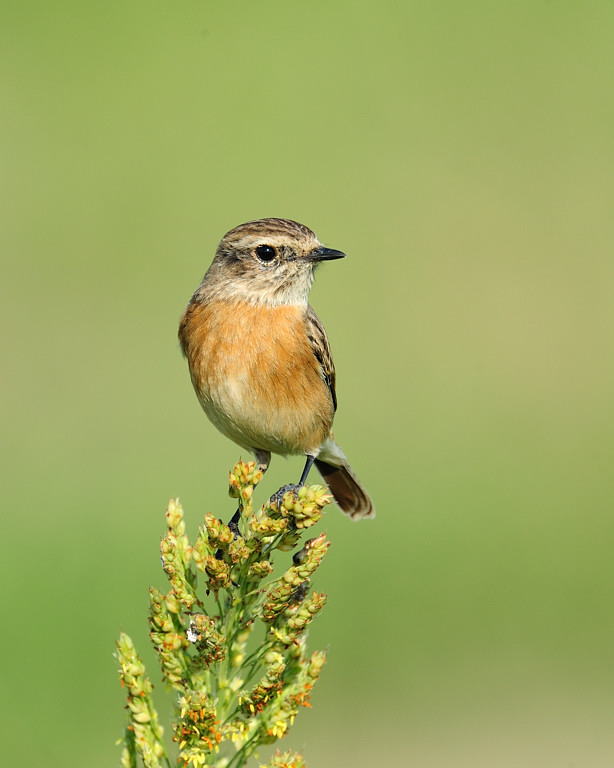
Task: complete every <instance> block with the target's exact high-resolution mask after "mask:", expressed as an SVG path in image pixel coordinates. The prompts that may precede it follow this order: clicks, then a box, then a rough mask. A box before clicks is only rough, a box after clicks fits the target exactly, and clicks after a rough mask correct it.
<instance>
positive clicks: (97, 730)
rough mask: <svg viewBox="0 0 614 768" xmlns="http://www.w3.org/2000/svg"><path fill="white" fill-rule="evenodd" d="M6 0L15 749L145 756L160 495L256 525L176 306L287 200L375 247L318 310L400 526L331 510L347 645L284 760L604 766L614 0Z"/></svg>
mask: <svg viewBox="0 0 614 768" xmlns="http://www.w3.org/2000/svg"><path fill="white" fill-rule="evenodd" d="M7 5H8V4H6V5H4V6H3V8H2V11H1V12H0V42H1V45H0V65H1V70H2V77H1V82H2V86H1V88H2V107H1V111H2V120H1V125H0V137H1V138H0V141H1V152H0V194H1V196H2V214H1V225H0V226H1V239H2V242H1V252H2V261H3V264H2V279H1V281H0V283H1V284H0V312H1V313H2V361H3V365H2V377H1V387H2V403H1V409H2V424H1V429H2V445H3V461H2V474H3V479H2V500H3V504H2V507H3V526H2V527H3V534H2V541H3V545H2V549H3V552H2V557H1V560H2V571H3V589H2V609H1V610H2V638H3V640H2V654H1V656H0V681H1V684H0V690H1V695H0V699H1V705H0V723H1V725H0V729H1V730H2V734H1V742H2V753H3V762H4V764H6V765H12V766H17V765H35V764H36V765H45V766H47V768H54V767H55V766H62V767H64V766H83V765H87V766H88V767H89V768H98V766H100V767H101V768H102V766H108V765H113V764H117V763H118V760H119V749H118V748H117V747H116V746H115V744H114V742H115V740H116V739H117V738H118V737H119V736H120V735H121V732H122V727H123V722H124V713H123V704H124V698H123V694H122V692H121V690H120V688H119V684H118V680H117V676H116V671H115V667H116V665H115V661H114V659H113V657H112V652H113V644H114V640H115V638H116V636H117V634H118V631H119V629H120V627H121V628H123V629H124V630H126V631H127V632H128V633H129V634H131V635H132V637H133V638H134V639H135V642H136V643H137V646H138V647H139V649H140V650H141V652H142V653H143V655H144V657H145V659H146V662H147V664H148V665H149V667H150V670H151V671H152V672H153V671H154V667H155V662H154V659H153V655H152V653H151V652H150V651H149V647H148V641H147V626H146V611H147V588H148V586H149V585H150V584H155V585H157V586H159V587H163V585H164V578H163V576H162V573H161V570H160V567H159V560H158V544H159V539H160V536H161V535H162V534H163V531H164V522H163V512H164V509H165V506H166V503H167V501H168V499H169V498H170V497H171V496H175V495H178V496H180V497H181V500H182V502H183V504H184V507H185V509H186V514H187V516H188V520H189V525H190V530H191V531H194V530H195V529H196V527H197V525H198V523H199V522H200V519H201V517H202V515H203V513H204V512H206V511H215V512H216V513H217V514H219V515H220V516H225V515H227V514H229V513H230V511H231V510H232V505H231V503H230V500H229V499H228V498H227V496H226V476H227V475H226V473H227V471H228V469H229V468H230V467H231V466H232V465H233V464H234V462H235V460H236V459H237V458H238V457H239V455H240V451H239V450H238V449H237V448H236V447H235V446H233V445H232V444H230V443H229V442H227V441H226V440H225V439H224V438H223V437H222V436H220V435H219V434H218V433H217V432H216V431H215V430H214V429H213V428H212V427H211V426H210V425H209V424H208V422H207V421H206V418H205V417H204V415H203V414H202V412H201V411H200V408H199V406H198V404H197V401H196V398H195V397H194V394H193V392H192V389H191V385H190V382H189V378H188V374H187V370H186V365H185V362H184V361H183V360H182V359H181V355H180V353H179V350H178V345H177V341H176V326H177V320H178V318H179V315H180V313H181V312H182V309H183V307H184V305H185V303H186V302H187V300H188V298H189V296H190V295H191V293H192V291H193V290H194V288H195V287H196V285H197V284H198V282H199V280H200V278H201V277H202V274H203V273H204V271H205V269H206V267H207V266H208V264H209V262H210V260H211V258H212V255H213V251H214V249H215V246H216V244H217V242H218V241H219V239H220V238H221V236H222V235H223V234H224V232H226V231H227V230H228V229H230V228H231V227H233V226H235V225H236V224H239V223H240V222H242V221H245V220H248V219H251V218H258V217H261V216H283V217H290V218H295V219H298V220H299V221H301V222H304V223H305V224H307V225H308V226H310V227H312V228H313V229H315V231H316V232H317V234H318V235H319V236H320V238H321V239H322V240H323V241H324V242H325V243H326V244H328V245H330V246H332V247H335V248H339V249H342V250H344V251H346V252H347V253H348V254H349V258H348V259H347V260H346V261H344V262H336V263H334V264H329V265H325V266H323V267H322V268H321V270H320V271H319V273H318V277H317V282H316V285H315V287H314V289H313V292H312V303H313V305H314V306H315V308H316V311H317V312H318V314H319V315H320V316H321V318H322V319H323V321H324V322H325V324H326V327H327V329H328V331H329V335H330V338H331V343H332V347H333V351H334V353H335V361H336V365H337V370H338V394H339V401H340V407H339V411H338V416H337V420H336V429H335V431H336V434H337V437H338V439H339V441H340V443H341V444H342V445H343V447H344V449H345V450H346V452H347V453H348V455H349V456H350V458H351V461H352V464H353V465H354V466H355V468H356V470H357V472H358V473H359V475H360V476H361V478H362V479H363V480H364V483H365V485H366V486H367V487H368V488H369V489H370V491H371V492H372V494H373V496H374V498H375V500H376V506H377V509H378V516H377V518H376V520H375V521H374V522H366V523H363V524H358V525H354V524H351V523H350V522H349V521H348V520H347V519H345V518H343V517H342V516H341V515H340V514H338V513H337V511H336V510H334V509H332V508H331V510H330V511H329V512H328V514H327V516H326V518H325V521H324V526H323V527H324V529H325V530H326V531H327V532H328V534H329V536H330V538H331V540H332V547H331V551H330V553H329V556H328V560H327V561H326V562H325V564H324V565H323V567H322V569H321V571H320V572H319V574H318V578H317V582H316V584H315V585H314V586H316V587H317V588H318V589H320V590H323V591H326V592H328V593H329V596H330V599H329V604H328V606H327V608H326V610H325V612H324V613H323V614H322V616H321V617H320V618H318V621H317V622H316V624H315V625H314V628H313V631H312V634H311V646H312V647H314V648H316V647H326V648H328V649H329V663H328V665H327V667H326V668H325V672H324V675H323V678H322V680H321V682H320V683H319V686H318V688H317V689H316V691H315V693H314V697H313V704H314V708H313V709H312V710H305V711H304V712H302V713H301V716H300V717H299V719H298V720H297V723H296V725H295V728H294V730H293V731H292V732H291V733H290V735H289V736H288V737H287V738H286V739H285V741H284V742H283V743H282V746H284V747H285V748H289V747H293V748H296V749H303V750H304V753H305V756H306V758H307V761H308V764H309V765H310V766H312V768H316V766H319V767H320V768H335V767H336V766H356V767H358V768H362V767H363V766H364V767H365V768H366V766H372V765H411V766H419V767H420V768H450V766H454V768H464V767H465V766H466V767H467V768H493V766H496V768H507V767H508V766H509V767H512V766H513V767H514V768H533V767H535V768H549V767H550V766H552V767H553V768H554V767H555V766H556V767H558V766H562V767H564V768H571V766H578V767H579V766H591V768H601V767H602V766H603V767H605V766H608V767H609V766H611V765H612V764H613V761H614V729H613V728H612V723H613V718H614V658H613V651H614V564H613V557H612V550H613V545H614V516H613V514H612V513H613V501H614V492H613V486H612V462H613V459H614V431H613V427H614V407H613V394H614V360H613V343H614V300H613V296H614V258H613V254H612V241H613V240H614V215H613V210H612V209H613V203H614V167H613V160H614V141H613V137H614V99H613V90H612V77H613V75H612V73H613V71H614V6H612V3H611V2H587V3H569V2H554V1H548V0H544V1H539V0H538V1H535V0H533V1H532V2H526V1H525V2H522V1H520V2H514V3H501V2H487V1H486V0H484V2H477V1H476V0H470V1H469V2H466V3H454V2H437V1H435V2H411V1H410V2H393V1H392V0H383V1H380V2H369V3H368V2H356V0H355V1H354V2H347V1H346V0H344V1H340V2H331V1H330V0H329V1H328V2H324V1H323V0H312V2H309V3H305V2H301V3H298V2H289V1H288V0H286V1H285V2H282V1H281V0H263V2H247V0H243V1H242V2H239V1H238V0H235V1H234V2H220V1H219V0H218V2H195V1H194V0H184V1H183V2H173V3H171V2H160V1H159V0H158V1H157V2H151V1H150V2H144V1H143V0H126V1H125V2H123V3H102V2H98V3H77V2H74V1H73V2H68V1H66V2H64V1H62V0H56V2H54V3H43V2H34V3H27V2H25V3H18V4H17V3H16V4H13V5H12V7H11V8H9V7H7ZM301 464H302V462H301V461H300V460H299V459H298V458H295V459H291V460H288V461H285V460H283V459H277V460H275V461H274V464H273V467H272V469H271V472H270V475H268V476H267V479H266V483H265V491H264V492H268V491H272V490H274V489H275V488H276V487H277V486H278V485H280V484H281V483H283V482H287V481H288V480H291V479H294V478H296V477H297V476H298V474H299V473H300V468H301ZM314 477H315V476H314ZM261 495H264V493H263V492H261ZM156 679H157V678H156ZM156 693H157V695H158V701H160V702H163V701H165V700H166V698H167V696H166V695H165V694H164V691H163V688H162V686H157V689H156ZM164 706H165V705H163V704H161V709H163V710H164ZM164 711H166V710H164Z"/></svg>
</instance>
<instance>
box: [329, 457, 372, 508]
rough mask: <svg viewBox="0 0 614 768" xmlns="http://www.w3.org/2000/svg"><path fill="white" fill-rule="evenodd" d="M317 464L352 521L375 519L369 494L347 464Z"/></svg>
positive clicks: (336, 499)
mask: <svg viewBox="0 0 614 768" xmlns="http://www.w3.org/2000/svg"><path fill="white" fill-rule="evenodd" d="M315 464H316V467H317V468H318V469H319V470H320V474H321V475H322V477H323V478H324V480H325V481H326V484H327V485H328V487H329V488H330V491H331V493H332V494H333V496H334V497H335V501H336V502H337V504H338V505H339V506H340V507H341V510H342V511H343V512H345V514H346V515H349V516H350V517H351V518H352V520H360V519H362V518H363V517H375V509H374V508H373V502H372V501H371V499H370V497H369V494H368V493H367V492H366V491H365V489H364V488H363V487H362V485H361V484H360V483H359V482H358V478H357V477H356V475H355V474H354V473H353V472H352V470H351V468H350V466H349V464H348V463H347V462H344V463H343V465H342V466H340V467H336V466H334V465H333V464H329V463H328V462H327V461H323V460H322V459H316V460H315Z"/></svg>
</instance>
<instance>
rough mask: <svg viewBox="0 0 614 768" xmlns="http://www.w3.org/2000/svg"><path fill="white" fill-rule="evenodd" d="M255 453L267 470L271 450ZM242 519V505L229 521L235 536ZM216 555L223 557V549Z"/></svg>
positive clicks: (260, 464) (259, 462) (257, 460)
mask: <svg viewBox="0 0 614 768" xmlns="http://www.w3.org/2000/svg"><path fill="white" fill-rule="evenodd" d="M254 454H255V456H256V462H257V463H258V469H259V470H260V471H261V472H266V471H267V469H268V468H269V464H270V463H271V454H270V452H269V451H258V450H254ZM312 461H313V460H312ZM240 519H241V505H240V504H239V506H238V507H237V511H236V512H235V513H234V515H233V516H232V517H231V518H230V520H229V521H228V527H229V528H230V530H231V531H232V534H233V536H234V537H235V538H236V537H237V536H238V535H239V520H240ZM215 557H216V559H217V560H221V559H222V550H221V549H218V551H217V552H216V553H215Z"/></svg>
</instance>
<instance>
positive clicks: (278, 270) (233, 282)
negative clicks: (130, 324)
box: [179, 219, 375, 520]
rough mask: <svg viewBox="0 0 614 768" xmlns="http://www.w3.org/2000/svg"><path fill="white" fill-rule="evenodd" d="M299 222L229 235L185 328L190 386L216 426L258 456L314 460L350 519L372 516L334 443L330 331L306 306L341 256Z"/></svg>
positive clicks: (263, 222) (251, 225) (268, 223)
mask: <svg viewBox="0 0 614 768" xmlns="http://www.w3.org/2000/svg"><path fill="white" fill-rule="evenodd" d="M344 256H345V254H344V253H342V252H341V251H335V250H333V249H332V248H326V247H325V246H323V245H322V243H320V241H319V240H318V238H317V237H316V236H315V234H314V233H313V232H312V231H311V230H310V229H308V228H307V227H305V226H303V225H302V224H298V223H297V222H296V221H289V220H287V219H260V220H259V221H249V222H247V223H246V224H241V225H240V226H238V227H235V228H234V229H231V230H230V232H228V233H227V234H226V235H224V237H223V238H222V241H221V242H220V244H219V246H218V248H217V251H216V254H215V258H214V259H213V262H212V264H211V266H210V267H209V269H208V270H207V273H206V275H205V276H204V278H203V280H202V282H201V284H200V285H199V286H198V288H197V289H196V291H195V293H194V295H193V296H192V298H191V299H190V302H189V304H188V306H187V307H186V309H185V312H184V313H183V316H182V318H181V322H180V324H179V341H180V344H181V349H182V351H183V353H184V355H185V356H186V358H187V360H188V365H189V368H190V376H191V378H192V384H193V385H194V389H195V390H196V394H197V396H198V399H199V401H200V404H201V405H202V407H203V410H204V411H205V413H206V414H207V416H208V417H209V419H210V420H211V421H212V423H213V424H214V425H215V426H216V427H217V428H218V429H219V430H220V432H222V433H223V434H224V435H226V437H229V438H230V439H231V440H233V441H234V442H235V443H237V445H240V446H241V447H242V448H245V449H246V450H249V451H251V452H253V453H254V455H255V456H256V461H257V462H258V464H259V467H260V468H261V469H262V470H266V469H267V467H268V466H269V463H270V461H271V454H272V453H277V454H281V455H289V454H290V455H292V454H302V455H304V456H306V457H307V461H306V463H305V469H304V471H303V474H302V476H301V479H300V482H299V485H303V484H304V483H305V481H306V479H307V475H308V473H309V470H310V469H311V466H312V464H313V463H314V462H315V465H316V467H317V468H318V469H319V471H320V473H321V474H322V477H323V478H324V480H325V481H326V483H327V484H328V486H329V488H330V490H331V492H332V494H333V496H334V497H335V501H336V502H337V504H338V505H339V506H340V507H341V509H342V510H343V512H345V513H346V514H348V515H349V516H350V517H352V518H353V519H355V520H357V519H359V518H362V517H373V516H374V514H375V510H374V508H373V503H372V501H371V499H370V498H369V495H368V493H367V492H366V491H365V489H364V488H363V487H362V485H361V484H360V483H359V481H358V479H357V478H356V476H355V475H354V473H353V472H352V469H351V468H350V465H349V464H348V462H347V459H346V457H345V455H344V453H343V451H342V450H341V449H340V448H339V446H338V445H337V443H336V442H335V440H334V438H333V434H332V432H331V426H332V423H333V416H334V414H335V410H336V408H337V397H336V394H335V368H334V365H333V360H332V356H331V352H330V347H329V344H328V338H327V336H326V331H325V330H324V327H323V325H322V323H321V322H320V320H319V319H318V317H317V315H316V313H315V312H314V311H313V309H312V308H311V307H310V306H309V304H308V302H307V298H308V294H309V289H310V288H311V284H312V282H313V271H314V268H315V267H316V266H317V265H318V264H319V263H320V262H322V261H330V260H332V259H341V258H343V257H344Z"/></svg>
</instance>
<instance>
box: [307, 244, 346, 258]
mask: <svg viewBox="0 0 614 768" xmlns="http://www.w3.org/2000/svg"><path fill="white" fill-rule="evenodd" d="M309 258H310V259H311V261H316V262H318V261H332V260H333V259H345V253H343V251H336V250H335V249H334V248H325V247H324V246H323V245H321V246H320V247H319V248H314V249H313V251H311V253H310V254H309Z"/></svg>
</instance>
